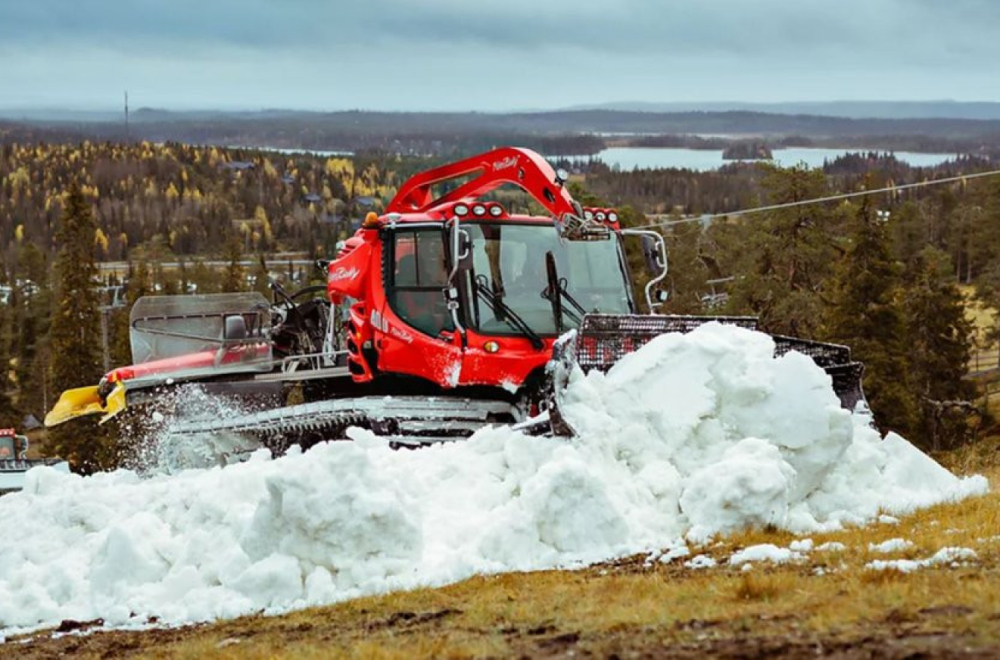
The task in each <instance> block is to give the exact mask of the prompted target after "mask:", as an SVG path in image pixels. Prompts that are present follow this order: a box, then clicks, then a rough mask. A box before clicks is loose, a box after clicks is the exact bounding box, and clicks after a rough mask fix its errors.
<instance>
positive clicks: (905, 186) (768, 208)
mask: <svg viewBox="0 0 1000 660" xmlns="http://www.w3.org/2000/svg"><path fill="white" fill-rule="evenodd" d="M997 175H1000V170H991V171H989V172H976V173H974V174H962V175H959V176H950V177H945V178H943V179H931V180H930V181H918V182H916V183H904V184H902V185H899V186H888V187H886V188H877V189H875V190H858V191H855V192H849V193H840V194H838V195H828V196H826V197H816V198H814V199H802V200H798V201H795V202H784V203H782V204H768V205H767V206H757V207H755V208H750V209H743V210H742V211H730V212H728V213H706V214H704V215H699V216H697V217H691V218H680V219H678V220H664V221H663V222H651V223H649V224H645V225H639V226H637V227H631V229H653V228H656V227H669V226H671V225H680V224H684V223H686V222H705V221H708V220H715V219H716V218H732V217H735V216H740V215H750V214H751V213H762V212H764V211H776V210H778V209H787V208H792V207H796V206H806V205H808V204H820V203H822V202H834V201H837V200H839V199H850V198H852V197H863V196H864V195H877V194H879V193H885V192H897V191H899V190H909V189H911V188H921V187H924V186H933V185H937V184H941V183H954V182H956V181H967V180H968V179H979V178H982V177H987V176H997Z"/></svg>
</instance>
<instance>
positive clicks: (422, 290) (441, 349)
mask: <svg viewBox="0 0 1000 660" xmlns="http://www.w3.org/2000/svg"><path fill="white" fill-rule="evenodd" d="M445 237H446V234H445V233H444V231H443V230H442V227H441V225H439V224H434V225H415V226H412V227H407V226H401V227H399V226H397V227H396V228H395V229H394V230H392V231H391V232H389V235H388V236H387V241H386V245H385V250H386V261H385V266H386V267H385V269H384V271H383V273H384V276H385V278H384V281H385V290H386V296H385V305H384V306H383V308H382V309H381V310H377V311H376V312H375V313H376V314H377V316H376V317H375V318H373V325H374V326H375V328H376V332H379V333H380V340H379V341H380V350H379V369H380V370H381V371H383V372H390V373H402V374H409V375H413V376H418V377H421V378H425V379H427V380H431V381H433V382H435V383H437V384H438V385H440V386H442V387H454V386H456V385H458V383H459V376H460V373H461V365H462V347H461V341H460V338H459V337H458V336H457V335H458V333H456V332H455V324H454V320H453V318H452V315H451V310H449V309H448V303H447V301H446V299H445V295H444V292H445V290H446V289H447V288H448V274H449V271H448V265H447V260H446V254H447V251H446V245H445Z"/></svg>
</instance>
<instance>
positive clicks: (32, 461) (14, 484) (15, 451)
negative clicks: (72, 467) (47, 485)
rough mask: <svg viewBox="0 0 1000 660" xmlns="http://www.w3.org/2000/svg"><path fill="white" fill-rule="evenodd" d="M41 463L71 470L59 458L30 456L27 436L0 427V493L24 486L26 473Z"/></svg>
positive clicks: (58, 468) (17, 489) (64, 470)
mask: <svg viewBox="0 0 1000 660" xmlns="http://www.w3.org/2000/svg"><path fill="white" fill-rule="evenodd" d="M39 465H48V466H51V467H54V468H55V469H57V470H60V471H63V472H68V471H69V465H67V464H66V463H65V462H64V461H60V460H59V459H53V458H28V438H27V436H24V435H18V434H17V432H16V431H15V430H14V429H10V428H6V429H4V428H0V495H6V494H8V493H13V492H16V491H19V490H21V489H22V488H24V477H25V474H27V472H28V470H30V469H31V468H33V467H38V466H39Z"/></svg>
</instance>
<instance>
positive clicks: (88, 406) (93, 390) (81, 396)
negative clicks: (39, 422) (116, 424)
mask: <svg viewBox="0 0 1000 660" xmlns="http://www.w3.org/2000/svg"><path fill="white" fill-rule="evenodd" d="M103 412H105V410H104V406H102V405H101V397H100V396H98V394H97V386H96V385H93V386H91V387H78V388H76V389H75V390H66V391H65V392H63V393H62V396H60V397H59V400H58V401H56V405H54V406H52V410H50V411H49V414H47V415H46V416H45V426H47V427H49V428H51V427H53V426H58V425H60V424H63V423H65V422H68V421H69V420H71V419H76V418H77V417H85V416H87V415H97V414H99V413H103Z"/></svg>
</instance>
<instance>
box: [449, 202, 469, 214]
mask: <svg viewBox="0 0 1000 660" xmlns="http://www.w3.org/2000/svg"><path fill="white" fill-rule="evenodd" d="M452 210H453V211H455V215H465V214H466V213H468V212H469V207H468V206H466V205H465V204H455V208H454V209H452Z"/></svg>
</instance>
